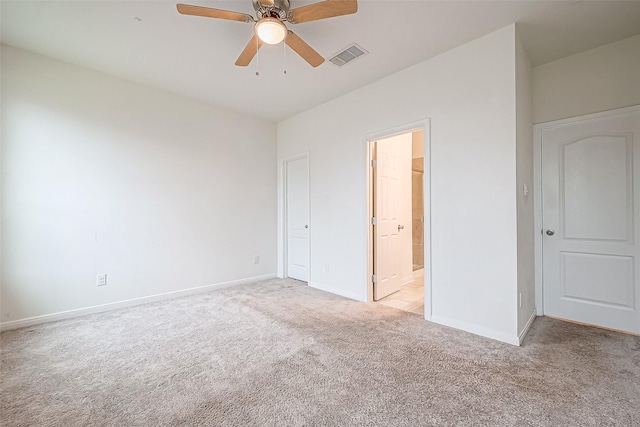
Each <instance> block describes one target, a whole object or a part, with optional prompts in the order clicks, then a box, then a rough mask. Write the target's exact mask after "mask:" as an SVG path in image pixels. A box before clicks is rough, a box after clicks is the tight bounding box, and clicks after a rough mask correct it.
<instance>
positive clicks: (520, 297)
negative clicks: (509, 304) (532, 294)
mask: <svg viewBox="0 0 640 427" xmlns="http://www.w3.org/2000/svg"><path fill="white" fill-rule="evenodd" d="M518 295H519V297H518V298H519V299H520V301H519V304H520V307H521V308H522V292H520V293H519V294H518Z"/></svg>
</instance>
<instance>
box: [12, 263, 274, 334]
mask: <svg viewBox="0 0 640 427" xmlns="http://www.w3.org/2000/svg"><path fill="white" fill-rule="evenodd" d="M275 277H276V275H275V274H265V275H263V276H254V277H247V278H244V279H238V280H230V281H228V282H221V283H214V284H212V285H205V286H198V287H195V288H189V289H181V290H179V291H172V292H166V293H163V294H156V295H149V296H146V297H140V298H133V299H129V300H124V301H117V302H111V303H108V304H101V305H94V306H91V307H84V308H78V309H74V310H68V311H61V312H58V313H52V314H45V315H42V316H35V317H27V318H25V319H19V320H12V321H10V322H2V323H0V332H1V331H8V330H11V329H18V328H26V327H29V326H34V325H39V324H41V323H48V322H55V321H58V320H64V319H71V318H73V317H79V316H86V315H87V314H94V313H100V312H103V311H109V310H116V309H118V308H125V307H132V306H134V305H140V304H147V303H150V302H155V301H161V300H166V299H172V298H177V297H182V296H187V295H192V294H198V293H201V292H208V291H212V290H214V289H222V288H228V287H230V286H237V285H243V284H245V283H253V282H258V281H261V280H267V279H273V278H275Z"/></svg>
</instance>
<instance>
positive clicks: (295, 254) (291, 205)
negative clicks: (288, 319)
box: [285, 157, 309, 282]
mask: <svg viewBox="0 0 640 427" xmlns="http://www.w3.org/2000/svg"><path fill="white" fill-rule="evenodd" d="M285 175H286V176H285V183H286V188H285V191H286V199H285V202H286V223H287V225H286V227H287V248H286V252H287V277H291V278H293V279H298V280H302V281H303V282H308V281H309V163H308V158H307V157H303V158H299V159H295V160H291V161H287V162H286V163H285Z"/></svg>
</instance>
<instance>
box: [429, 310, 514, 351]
mask: <svg viewBox="0 0 640 427" xmlns="http://www.w3.org/2000/svg"><path fill="white" fill-rule="evenodd" d="M431 321H432V322H434V323H438V324H440V325H444V326H449V327H451V328H455V329H460V330H463V331H466V332H471V333H472V334H476V335H480V336H482V337H485V338H491V339H493V340H497V341H501V342H504V343H507V344H512V345H516V346H519V345H520V339H519V337H518V336H517V335H510V334H507V333H504V332H501V331H496V330H494V329H489V328H485V327H483V326H478V325H474V324H472V323H467V322H462V321H460V320H455V319H449V318H446V317H442V316H438V315H435V314H434V315H432V316H431Z"/></svg>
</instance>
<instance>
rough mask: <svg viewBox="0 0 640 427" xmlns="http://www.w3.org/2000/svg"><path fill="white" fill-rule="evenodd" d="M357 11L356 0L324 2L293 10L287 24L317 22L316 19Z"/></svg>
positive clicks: (327, 0)
mask: <svg viewBox="0 0 640 427" xmlns="http://www.w3.org/2000/svg"><path fill="white" fill-rule="evenodd" d="M357 11H358V1H357V0H325V1H323V2H320V3H314V4H310V5H308V6H302V7H299V8H297V9H293V10H292V11H291V14H290V16H289V22H291V23H293V24H299V23H301V22H309V21H317V20H318V19H325V18H332V17H334V16H342V15H350V14H352V13H356V12H357Z"/></svg>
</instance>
